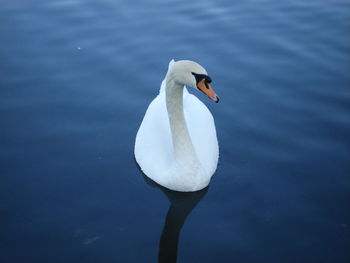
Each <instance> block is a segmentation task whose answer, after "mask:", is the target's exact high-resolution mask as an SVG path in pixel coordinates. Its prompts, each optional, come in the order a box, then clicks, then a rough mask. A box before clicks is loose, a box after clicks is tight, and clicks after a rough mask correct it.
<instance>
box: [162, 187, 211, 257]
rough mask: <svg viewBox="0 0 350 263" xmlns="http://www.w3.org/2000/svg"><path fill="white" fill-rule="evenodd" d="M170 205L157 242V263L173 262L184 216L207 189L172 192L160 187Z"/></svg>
mask: <svg viewBox="0 0 350 263" xmlns="http://www.w3.org/2000/svg"><path fill="white" fill-rule="evenodd" d="M162 191H163V193H164V194H165V195H166V196H167V197H168V199H169V202H170V206H169V210H168V213H167V215H166V220H165V224H164V228H163V232H162V236H161V238H160V243H159V263H167V262H169V263H173V262H176V258H177V247H178V242H179V236H180V231H181V228H182V226H183V224H184V223H185V220H186V217H187V216H188V214H189V213H190V212H191V211H192V209H193V208H194V207H195V206H196V205H197V204H198V202H199V201H200V200H202V198H203V197H204V196H205V194H206V193H207V191H208V187H207V188H204V189H202V190H200V191H197V192H193V193H181V192H174V191H171V190H168V189H165V188H162Z"/></svg>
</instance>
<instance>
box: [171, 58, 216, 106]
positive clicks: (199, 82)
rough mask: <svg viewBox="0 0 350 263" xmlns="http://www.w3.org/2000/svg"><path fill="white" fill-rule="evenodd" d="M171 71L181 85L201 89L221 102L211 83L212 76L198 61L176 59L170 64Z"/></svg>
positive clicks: (174, 78) (214, 99) (211, 97)
mask: <svg viewBox="0 0 350 263" xmlns="http://www.w3.org/2000/svg"><path fill="white" fill-rule="evenodd" d="M169 73H170V74H171V75H172V77H173V80H174V81H175V82H177V83H179V84H180V85H185V86H187V87H192V88H195V89H199V90H200V91H202V92H203V93H204V94H206V95H207V96H208V97H209V98H210V99H212V100H213V101H215V102H219V97H218V96H217V95H216V93H215V91H214V90H213V88H212V87H211V85H210V83H211V78H210V77H209V76H208V73H207V71H206V70H205V69H204V68H203V67H202V66H201V65H199V64H198V63H196V62H194V61H190V60H179V61H176V62H174V63H171V65H170V66H169Z"/></svg>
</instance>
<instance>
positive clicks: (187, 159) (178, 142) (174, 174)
mask: <svg viewBox="0 0 350 263" xmlns="http://www.w3.org/2000/svg"><path fill="white" fill-rule="evenodd" d="M210 82H211V79H210V77H209V76H208V75H207V72H206V70H205V69H204V68H203V67H202V66H201V65H199V64H197V63H196V62H193V61H189V60H180V61H177V62H175V61H174V60H172V61H170V63H169V68H168V72H167V74H166V77H165V79H164V80H163V82H162V85H161V87H160V91H159V95H158V96H157V97H156V98H155V99H154V100H153V101H152V102H151V104H150V105H149V106H148V109H147V111H146V114H145V116H144V118H143V121H142V123H141V125H140V128H139V130H138V132H137V135H136V141H135V149H134V151H135V159H136V161H137V163H138V164H139V166H140V168H141V170H142V171H143V173H144V174H145V175H146V176H148V177H149V178H151V179H152V180H153V181H155V182H157V183H158V184H160V185H162V186H164V187H166V188H169V189H171V190H175V191H182V192H190V191H197V190H200V189H203V188H204V187H206V186H207V185H208V184H209V182H210V178H211V176H212V175H213V174H214V172H215V170H216V167H217V163H218V158H219V146H218V141H217V137H216V130H215V124H214V119H213V116H212V115H211V113H210V111H209V110H208V109H207V107H206V106H205V105H204V104H203V103H202V102H201V101H200V100H198V99H197V97H195V96H194V95H192V94H190V93H188V91H187V89H186V88H185V87H184V86H189V87H194V88H198V89H199V90H201V91H203V92H204V93H205V94H206V95H207V96H208V97H209V98H211V99H212V100H214V101H215V102H218V101H219V98H218V97H217V96H216V94H215V92H214V90H213V89H212V88H211V86H210V84H209V83H210Z"/></svg>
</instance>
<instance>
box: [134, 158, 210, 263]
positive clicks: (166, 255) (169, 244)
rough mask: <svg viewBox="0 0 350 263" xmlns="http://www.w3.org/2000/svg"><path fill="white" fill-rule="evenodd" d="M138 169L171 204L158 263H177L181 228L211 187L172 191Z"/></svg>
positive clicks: (148, 182) (162, 236)
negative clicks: (192, 190)
mask: <svg viewBox="0 0 350 263" xmlns="http://www.w3.org/2000/svg"><path fill="white" fill-rule="evenodd" d="M135 163H136V161H135ZM136 164H137V163H136ZM137 166H138V165H137ZM138 168H139V170H140V172H141V174H142V175H143V178H144V180H145V182H146V183H147V184H148V185H150V186H152V187H155V188H158V189H160V190H161V191H162V192H163V193H164V194H165V196H166V197H167V198H168V200H169V202H170V205H169V209H168V212H167V215H166V219H165V224H164V227H163V231H162V234H161V237H160V242H159V252H158V262H159V263H175V262H176V258H177V248H178V243H179V237H180V231H181V228H182V226H183V225H184V223H185V221H186V218H187V216H188V215H189V214H190V212H191V211H192V210H193V208H195V206H196V205H197V204H198V203H199V202H200V201H201V200H202V198H203V197H204V196H205V195H206V193H207V191H208V188H209V187H206V188H204V189H202V190H200V191H196V192H177V191H172V190H169V189H167V188H165V187H163V186H161V185H159V184H157V183H156V182H154V181H153V180H151V179H150V178H148V177H147V176H146V175H145V174H144V173H143V172H142V171H141V169H140V167H139V166H138Z"/></svg>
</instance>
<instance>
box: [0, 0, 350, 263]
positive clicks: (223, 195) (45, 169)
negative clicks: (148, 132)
mask: <svg viewBox="0 0 350 263" xmlns="http://www.w3.org/2000/svg"><path fill="white" fill-rule="evenodd" d="M349 14H350V2H349V1H345V0H344V1H342V0H317V1H316V0H312V1H301V0H295V1H276V0H259V1H258V0H251V1H216V0H215V1H147V2H146V1H143V2H137V3H136V2H134V1H108V0H103V1H88V0H86V1H83V0H66V1H57V0H52V1H43V0H41V1H35V0H31V1H24V0H23V1H21V0H16V1H11V2H10V1H1V5H0V112H1V131H0V141H1V142H0V143H1V144H0V145H1V150H0V156H1V166H0V169H1V177H0V220H1V232H0V248H1V253H0V261H1V262H36V263H38V262H157V260H158V253H159V250H160V251H161V252H160V258H162V255H163V256H164V254H165V255H168V256H169V257H170V258H171V259H174V258H175V255H176V254H177V262H308V263H309V262H337V263H338V262H339V263H340V262H349V260H350V253H349V250H348V247H349V244H350V226H349V224H350V211H349V203H350V202H349V201H350V180H349V171H350V162H349V161H350V156H349V146H350V136H349V135H350V118H349V117H350V116H349V100H350V89H349V88H350V75H349V72H350V71H349V69H350V47H349V43H350V37H349V34H348V33H349V29H350V19H349V16H350V15H349ZM172 58H174V59H191V60H195V61H197V62H199V63H201V64H202V65H203V66H205V67H206V69H207V70H208V72H209V74H210V76H211V77H212V79H213V87H214V88H215V90H216V91H217V93H218V95H219V96H220V99H221V100H220V103H219V104H215V103H213V102H212V101H210V100H208V99H207V98H206V97H204V96H203V95H202V94H200V93H198V92H196V91H193V92H194V93H195V94H196V95H197V96H198V97H199V98H200V99H201V100H202V101H203V102H204V103H206V104H207V106H208V108H209V109H210V110H211V112H212V113H213V115H214V117H215V121H216V127H217V132H218V138H219V142H220V163H219V167H218V170H217V172H216V174H215V175H214V177H213V179H212V182H211V184H210V186H209V188H208V189H206V190H205V192H204V193H203V194H200V196H198V195H196V194H194V195H189V196H186V195H181V194H180V195H176V194H174V195H173V194H172V193H169V192H166V191H165V192H164V193H165V195H164V194H163V192H162V191H160V189H158V188H156V187H151V186H149V185H148V184H147V183H146V182H145V180H144V177H143V176H142V174H141V173H140V171H139V170H138V167H137V165H136V164H135V162H134V158H133V145H134V137H135V134H136V131H137V128H138V126H139V124H140V122H141V120H142V117H143V115H144V112H145V110H146V108H147V106H148V104H149V102H150V101H151V100H152V98H154V97H155V96H156V93H157V91H158V88H159V85H160V82H161V80H162V79H163V77H164V75H165V73H166V69H167V64H168V62H169V61H170V59H172ZM163 190H164V189H163ZM169 201H170V202H171V203H172V206H171V207H170V210H169V211H168V209H169V204H170V202H169ZM167 211H168V212H167ZM167 214H168V216H167V217H166V215H167ZM182 224H183V225H182ZM181 227H182V228H181ZM163 229H164V231H163ZM177 238H178V239H179V241H178V244H177V242H176V239H177ZM160 241H161V242H160ZM176 246H177V249H176ZM164 251H165V252H164ZM171 259H169V258H168V259H167V260H168V261H169V262H170V260H171Z"/></svg>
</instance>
